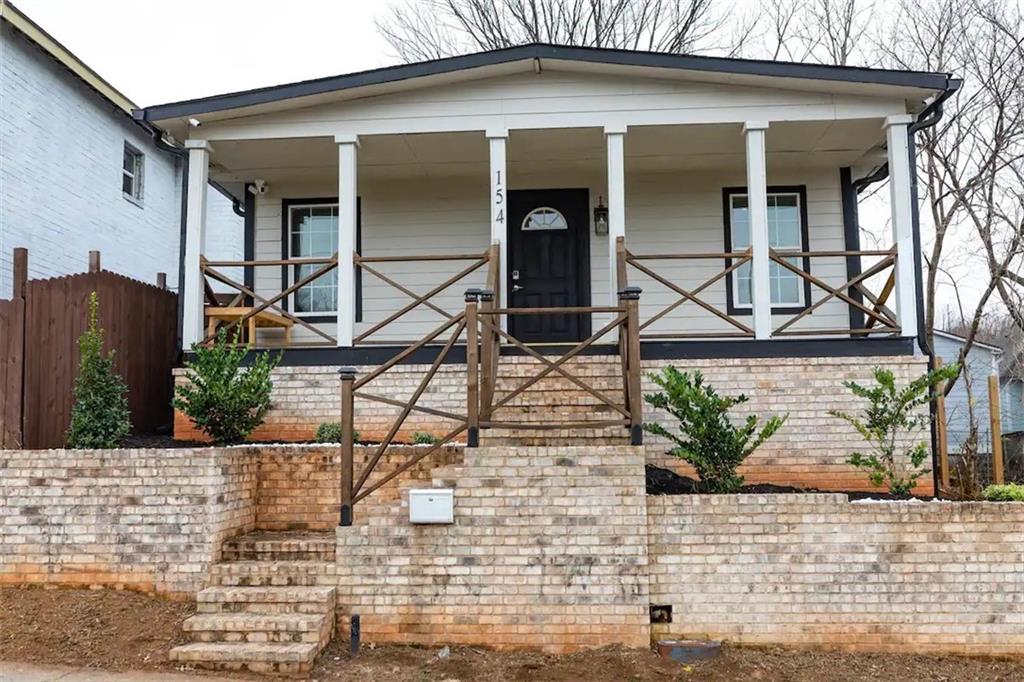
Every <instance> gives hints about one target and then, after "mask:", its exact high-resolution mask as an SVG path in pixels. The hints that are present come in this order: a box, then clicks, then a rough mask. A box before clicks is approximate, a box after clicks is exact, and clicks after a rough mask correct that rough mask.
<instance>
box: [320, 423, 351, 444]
mask: <svg viewBox="0 0 1024 682" xmlns="http://www.w3.org/2000/svg"><path fill="white" fill-rule="evenodd" d="M342 433H343V429H342V428H341V422H324V423H322V424H321V425H320V426H318V427H317V428H316V435H315V436H314V437H313V440H314V441H316V442H317V443H340V442H341V434H342ZM352 440H353V441H357V440H359V432H358V431H353V432H352Z"/></svg>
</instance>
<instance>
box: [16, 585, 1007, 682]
mask: <svg viewBox="0 0 1024 682" xmlns="http://www.w3.org/2000/svg"><path fill="white" fill-rule="evenodd" d="M192 611H193V607H192V605H191V604H185V603H180V602H172V601H167V600H165V599H160V598H158V597H151V596H146V595H141V594H136V593H133V592H123V591H115V590H84V589H58V590H49V589H41V588H14V587H11V588H0V660H7V661H22V662H29V663H40V664H60V665H76V666H86V667H92V668H105V669H109V670H165V671H170V670H174V669H175V666H174V664H173V663H171V662H169V661H168V660H167V652H168V651H169V650H170V649H171V647H173V646H176V645H178V644H181V643H183V642H185V641H187V640H186V638H185V637H184V636H183V634H182V631H181V622H182V621H183V620H184V619H185V618H187V617H188V616H189V615H190V614H191V613H192ZM438 653H439V649H438V648H436V647H434V648H424V647H403V646H386V647H370V646H364V647H363V650H362V652H361V653H360V655H359V657H358V658H356V659H355V660H352V659H350V658H349V654H348V645H347V643H346V642H344V641H335V642H333V643H332V644H331V645H330V646H329V647H328V648H327V650H326V651H325V652H324V653H323V654H322V655H321V656H320V659H319V660H318V662H317V666H316V670H315V672H314V674H313V679H316V680H320V681H321V682H356V681H359V682H362V681H364V680H388V682H426V681H428V680H430V681H432V680H438V681H441V680H444V681H447V682H500V681H504V680H510V681H523V682H525V681H527V680H530V681H532V680H538V681H547V682H570V681H572V682H576V681H577V680H587V681H588V682H619V681H621V680H636V681H639V682H649V681H654V680H694V681H698V682H726V681H729V682H732V681H733V680H738V679H741V680H765V681H768V680H771V681H775V680H780V681H792V682H820V681H834V682H847V681H849V682H854V681H855V680H856V681H858V682H859V681H861V680H872V679H874V680H886V681H887V682H888V681H896V682H899V681H903V680H906V681H907V682H910V681H911V680H913V681H915V682H916V681H921V682H940V681H942V682H968V681H969V680H970V681H973V680H986V682H1003V681H1005V682H1010V681H1011V680H1020V679H1024V662H1022V661H1016V662H1011V661H991V660H978V659H966V658H952V657H930V656H919V655H904V654H852V653H839V652H828V651H800V650H790V649H781V648H748V647H733V646H724V647H723V648H722V653H721V655H720V656H719V657H718V658H715V659H713V660H710V661H704V662H700V663H696V664H694V665H693V666H690V667H684V666H682V665H680V664H678V663H675V662H672V661H666V660H664V659H662V658H660V657H658V656H657V655H656V654H655V653H653V652H652V651H649V650H645V649H639V650H638V649H623V648H620V647H606V648H604V649H597V650H591V651H584V652H580V653H576V654H571V655H566V656H551V655H545V654H538V653H531V652H496V651H488V650H486V649H482V648H475V647H452V648H451V649H450V651H449V654H448V655H447V656H445V657H439V656H438ZM221 675H223V673H221ZM241 677H245V678H247V679H258V678H257V677H256V676H253V675H241Z"/></svg>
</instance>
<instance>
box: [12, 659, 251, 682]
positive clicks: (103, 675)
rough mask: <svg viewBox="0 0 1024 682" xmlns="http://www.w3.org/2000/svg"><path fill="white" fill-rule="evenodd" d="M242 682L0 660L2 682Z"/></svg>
mask: <svg viewBox="0 0 1024 682" xmlns="http://www.w3.org/2000/svg"><path fill="white" fill-rule="evenodd" d="M57 680H59V681H60V682H198V681H200V680H201V681H202V682H239V678H237V677H234V678H227V677H207V676H205V675H200V674H198V673H194V674H193V673H154V672H143V671H136V672H125V673H119V672H112V671H109V670H97V669H96V668H74V667H71V666H66V665H35V664H32V663H10V662H7V661H0V682H56V681H57Z"/></svg>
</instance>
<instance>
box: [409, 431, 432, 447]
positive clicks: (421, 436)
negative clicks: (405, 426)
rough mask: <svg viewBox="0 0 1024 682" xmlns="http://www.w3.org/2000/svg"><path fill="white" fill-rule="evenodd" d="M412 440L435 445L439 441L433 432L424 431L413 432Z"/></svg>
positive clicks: (421, 443)
mask: <svg viewBox="0 0 1024 682" xmlns="http://www.w3.org/2000/svg"><path fill="white" fill-rule="evenodd" d="M412 442H413V443H415V444H416V445H433V444H434V443H436V442H437V436H435V435H433V434H431V433H424V432H423V431H417V432H415V433H414V434H412Z"/></svg>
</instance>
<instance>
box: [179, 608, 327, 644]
mask: <svg viewBox="0 0 1024 682" xmlns="http://www.w3.org/2000/svg"><path fill="white" fill-rule="evenodd" d="M182 628H183V629H184V630H185V632H187V633H189V634H190V636H191V638H192V641H194V642H276V643H300V642H313V643H315V644H319V645H321V646H326V645H327V644H328V643H329V642H330V641H331V634H332V632H333V614H328V613H317V614H282V615H264V614H235V613H206V614H199V615H195V616H192V617H191V618H188V619H187V620H185V622H184V623H183V624H182Z"/></svg>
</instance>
